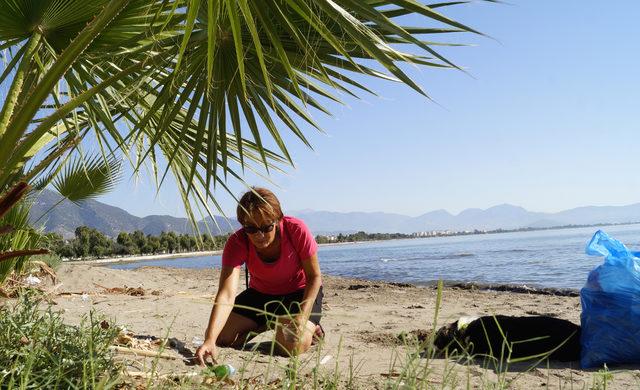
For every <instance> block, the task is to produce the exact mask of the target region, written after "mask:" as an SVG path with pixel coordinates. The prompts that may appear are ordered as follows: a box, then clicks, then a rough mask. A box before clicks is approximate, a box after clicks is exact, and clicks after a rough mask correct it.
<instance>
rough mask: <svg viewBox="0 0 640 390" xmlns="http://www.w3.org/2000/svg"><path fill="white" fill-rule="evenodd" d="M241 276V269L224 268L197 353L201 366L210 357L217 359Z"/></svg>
mask: <svg viewBox="0 0 640 390" xmlns="http://www.w3.org/2000/svg"><path fill="white" fill-rule="evenodd" d="M239 276H240V268H239V267H229V266H222V270H221V271H220V282H219V283H218V293H217V294H216V299H215V303H214V304H213V308H212V309H211V315H210V316H209V323H208V325H207V330H206V331H205V334H204V337H205V340H204V343H203V344H202V345H201V346H200V347H198V350H197V351H196V357H197V358H198V361H199V363H200V364H201V365H204V362H205V358H206V357H207V356H208V355H211V356H212V358H213V359H215V358H216V355H217V350H216V340H217V339H218V336H219V335H220V332H221V331H222V328H223V327H224V325H225V323H226V322H227V319H228V318H229V314H230V313H231V310H232V309H233V303H234V301H235V297H236V291H237V289H238V279H239Z"/></svg>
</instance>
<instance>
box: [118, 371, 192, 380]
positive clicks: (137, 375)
mask: <svg viewBox="0 0 640 390" xmlns="http://www.w3.org/2000/svg"><path fill="white" fill-rule="evenodd" d="M124 373H125V374H126V375H128V376H130V377H134V378H158V379H180V378H190V377H194V376H198V375H200V374H199V373H197V372H195V371H191V372H183V373H176V374H162V375H158V374H157V373H151V372H144V371H125V372H124Z"/></svg>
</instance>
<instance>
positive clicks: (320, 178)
mask: <svg viewBox="0 0 640 390" xmlns="http://www.w3.org/2000/svg"><path fill="white" fill-rule="evenodd" d="M445 14H446V15H448V16H451V17H453V18H454V19H457V20H460V21H462V22H464V23H466V24H469V25H471V26H473V27H474V28H476V29H478V30H480V31H482V32H484V33H486V34H488V35H490V36H491V37H492V38H495V40H494V39H488V38H482V37H474V36H470V35H465V36H462V35H460V36H457V37H456V36H450V37H449V38H448V39H450V40H451V41H454V42H464V43H470V44H473V45H474V46H471V47H455V48H445V49H443V50H442V52H443V53H444V54H445V55H446V56H447V57H448V58H449V59H451V60H453V61H454V62H456V63H457V64H458V65H460V66H463V67H465V68H467V70H468V72H469V73H470V74H471V76H472V77H470V76H469V75H466V74H464V73H463V72H459V71H455V70H434V69H426V68H423V69H418V70H416V69H412V68H409V69H410V73H411V75H412V76H413V77H414V78H415V79H416V80H417V81H418V82H419V84H420V85H421V86H422V87H423V88H424V89H425V90H426V91H427V92H428V93H429V94H430V96H431V97H432V98H433V99H434V100H435V103H434V102H432V101H429V100H427V99H425V98H423V97H421V96H420V95H418V94H417V93H415V92H414V91H412V90H411V89H410V88H408V87H406V86H403V85H400V84H394V83H389V82H383V81H380V80H374V79H368V80H367V81H368V85H369V86H371V87H372V88H373V89H374V90H375V91H376V92H378V94H379V96H377V97H376V96H366V95H363V99H362V100H355V99H349V98H347V97H346V96H345V97H343V98H344V99H345V100H346V102H347V103H348V106H347V107H342V106H339V105H332V106H331V107H330V108H331V111H332V112H333V113H334V117H326V116H323V115H321V114H317V113H316V114H314V117H315V118H316V119H317V120H318V122H319V123H320V124H321V125H322V127H323V129H324V130H325V131H326V134H324V135H323V134H319V133H317V132H316V131H315V130H313V129H308V128H307V130H308V132H307V134H309V138H310V140H311V141H312V144H313V146H314V150H313V151H311V150H309V149H308V148H306V147H305V146H304V145H302V144H301V143H300V142H296V141H295V140H293V139H292V138H291V139H289V140H290V141H291V142H289V145H290V147H291V151H292V154H293V158H294V160H295V162H296V169H288V171H287V174H286V175H276V176H274V177H273V180H274V181H275V183H276V184H277V186H274V185H272V184H268V183H265V181H264V180H259V179H257V178H255V177H249V178H248V181H249V182H250V183H251V184H255V185H267V186H269V187H270V188H272V189H273V190H274V192H276V194H277V195H278V196H279V197H280V199H281V202H282V204H283V206H284V208H285V210H300V209H314V210H329V211H341V212H346V211H384V212H389V213H400V214H407V215H412V216H416V215H420V214H422V213H425V212H428V211H431V210H436V209H446V210H448V211H450V212H453V213H458V212H460V211H461V210H463V209H466V208H471V207H478V208H488V207H491V206H494V205H498V204H502V203H510V204H514V205H519V206H522V207H525V208H526V209H528V210H531V211H543V212H553V211H560V210H564V209H568V208H573V207H578V206H584V205H625V204H630V203H636V202H640V175H639V174H638V166H639V165H640V164H639V162H638V158H637V157H636V156H637V155H638V154H639V153H638V150H637V145H638V144H639V142H638V141H639V140H640V121H639V120H638V119H637V114H636V113H637V109H635V110H634V108H636V107H637V105H638V102H640V88H639V87H640V70H638V62H639V60H640V54H639V52H638V43H637V39H638V37H640V25H639V24H638V23H637V21H636V19H637V17H638V16H639V15H640V2H638V1H635V0H617V1H612V2H596V1H585V0H581V1H579V0H511V1H510V3H509V4H498V5H495V4H487V3H482V2H477V3H473V4H470V5H466V6H458V7H454V8H450V9H449V10H448V11H446V12H445ZM441 39H442V38H441ZM165 184H167V185H166V186H165V187H164V188H163V189H162V190H161V192H160V193H159V194H156V192H155V190H154V189H153V186H152V185H151V184H150V182H149V181H146V180H144V179H142V180H140V181H136V180H134V179H130V178H129V176H127V178H125V180H123V181H122V182H121V183H120V185H119V186H118V187H117V189H116V190H115V191H114V192H112V193H110V194H108V195H106V196H103V197H101V198H99V199H98V200H100V201H103V202H105V203H108V204H112V205H115V206H118V207H121V208H123V209H125V210H127V211H129V212H131V213H132V214H134V215H138V216H144V215H150V214H169V215H175V216H184V212H183V210H182V206H181V202H180V200H179V196H178V195H177V192H176V191H175V189H174V188H173V186H172V185H171V184H172V183H171V182H167V183H165ZM231 187H232V189H233V191H234V193H235V194H237V195H239V194H241V193H242V192H243V187H242V186H241V185H237V184H232V186H231ZM218 200H219V201H220V202H221V203H222V204H223V206H224V208H225V210H227V211H228V212H231V215H233V210H234V208H235V205H234V204H233V200H232V199H231V198H230V197H229V196H228V195H227V194H225V193H224V192H219V196H218Z"/></svg>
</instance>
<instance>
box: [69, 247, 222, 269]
mask: <svg viewBox="0 0 640 390" xmlns="http://www.w3.org/2000/svg"><path fill="white" fill-rule="evenodd" d="M221 254H222V251H221V250H216V251H197V252H182V253H164V254H152V255H138V256H124V257H107V258H105V259H93V260H65V261H63V263H64V264H78V265H80V264H84V265H91V264H109V263H134V262H136V261H145V260H163V259H179V258H184V257H204V256H217V255H221Z"/></svg>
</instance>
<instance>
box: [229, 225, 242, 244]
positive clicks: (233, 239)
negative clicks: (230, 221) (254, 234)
mask: <svg viewBox="0 0 640 390" xmlns="http://www.w3.org/2000/svg"><path fill="white" fill-rule="evenodd" d="M246 241H247V235H246V234H244V230H242V228H240V229H238V230H236V231H235V232H233V233H232V234H231V235H230V236H229V238H227V244H232V245H235V244H242V245H245V244H246Z"/></svg>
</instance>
